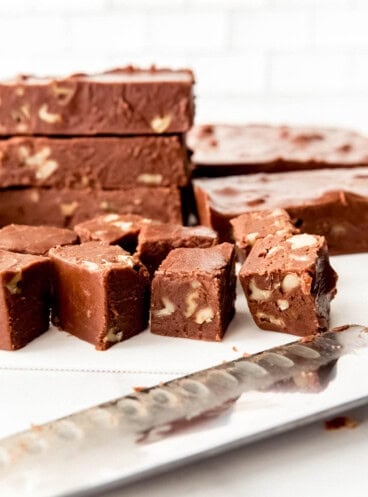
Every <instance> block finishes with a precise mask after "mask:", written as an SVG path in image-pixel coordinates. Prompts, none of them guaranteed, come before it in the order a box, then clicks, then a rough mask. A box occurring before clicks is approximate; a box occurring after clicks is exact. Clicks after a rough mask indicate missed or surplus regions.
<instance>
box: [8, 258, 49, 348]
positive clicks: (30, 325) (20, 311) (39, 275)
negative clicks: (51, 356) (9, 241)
mask: <svg viewBox="0 0 368 497" xmlns="http://www.w3.org/2000/svg"><path fill="white" fill-rule="evenodd" d="M0 279H1V288H0V296H1V298H0V302H1V304H0V311H1V313H2V326H1V332H0V349H5V350H17V349H20V348H22V347H24V346H25V345H27V344H28V343H29V342H30V341H32V340H33V339H35V338H37V337H38V336H40V335H41V334H42V333H44V332H46V331H47V330H48V329H49V317H50V307H51V263H50V260H49V258H47V257H41V256H38V255H31V254H19V253H14V252H9V251H6V250H0Z"/></svg>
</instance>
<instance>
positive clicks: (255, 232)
mask: <svg viewBox="0 0 368 497" xmlns="http://www.w3.org/2000/svg"><path fill="white" fill-rule="evenodd" d="M230 223H231V225H232V227H233V237H234V240H235V245H236V249H237V254H238V259H239V260H240V261H241V262H243V261H244V260H245V259H246V257H247V256H248V254H249V252H250V251H251V248H252V247H253V245H254V244H255V242H256V241H257V240H259V239H262V238H265V237H266V236H268V235H292V234H294V233H298V230H297V229H296V228H295V226H294V225H293V223H292V222H291V219H290V216H289V214H288V213H287V212H286V211H285V210H284V209H266V210H264V211H256V212H246V213H245V214H241V215H240V216H238V217H235V218H234V219H231V221H230Z"/></svg>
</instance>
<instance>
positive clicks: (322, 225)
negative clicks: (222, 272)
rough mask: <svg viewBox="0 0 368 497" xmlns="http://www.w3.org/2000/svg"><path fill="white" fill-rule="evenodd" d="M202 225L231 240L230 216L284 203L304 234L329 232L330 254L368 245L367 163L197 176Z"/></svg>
mask: <svg viewBox="0 0 368 497" xmlns="http://www.w3.org/2000/svg"><path fill="white" fill-rule="evenodd" d="M194 189H195V195H196V200H197V207H198V213H199V218H200V222H201V224H204V225H206V226H212V227H213V228H214V229H215V230H216V231H217V232H218V233H219V237H220V240H230V239H232V229H231V224H230V220H231V219H232V218H234V217H236V216H238V215H240V214H243V213H247V212H252V211H256V210H263V209H274V208H277V207H281V208H283V209H285V210H286V211H287V212H288V214H289V215H290V217H291V220H292V222H293V223H294V225H295V226H296V227H297V228H299V229H300V231H301V232H303V233H313V234H317V235H322V236H325V237H326V239H327V242H328V247H329V250H330V252H331V253H334V254H346V253H354V252H364V251H367V250H368V167H360V168H349V169H346V168H343V169H319V170H313V171H298V172H288V173H269V174H248V175H242V176H227V177H223V178H201V179H197V180H195V181H194Z"/></svg>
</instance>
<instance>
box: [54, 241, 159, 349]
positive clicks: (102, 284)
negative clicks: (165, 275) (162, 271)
mask: <svg viewBox="0 0 368 497" xmlns="http://www.w3.org/2000/svg"><path fill="white" fill-rule="evenodd" d="M49 255H50V257H51V261H52V263H53V273H54V275H53V279H54V283H53V285H54V293H55V297H54V300H55V303H54V306H53V315H52V321H53V323H54V324H55V325H56V326H58V327H59V328H60V329H62V330H64V331H67V332H69V333H71V334H72V335H75V336H77V337H78V338H81V339H82V340H86V341H87V342H90V343H92V344H94V345H95V347H96V349H97V350H105V349H107V348H109V347H111V346H112V345H114V344H116V343H118V342H121V341H123V340H126V339H127V338H130V337H132V336H134V335H136V334H137V333H139V332H141V331H143V330H144V329H145V328H146V327H147V323H148V311H149V287H150V278H149V274H148V272H147V269H146V268H145V267H144V266H143V264H141V263H140V261H139V260H138V258H136V257H134V256H132V255H130V254H129V253H128V252H126V251H125V250H123V249H122V248H121V247H118V246H117V245H106V244H103V243H100V242H87V243H83V244H81V245H69V246H67V247H57V248H53V249H51V250H50V252H49Z"/></svg>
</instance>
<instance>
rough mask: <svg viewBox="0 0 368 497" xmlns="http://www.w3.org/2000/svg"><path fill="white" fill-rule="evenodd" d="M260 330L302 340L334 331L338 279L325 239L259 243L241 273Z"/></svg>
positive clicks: (302, 236)
mask: <svg viewBox="0 0 368 497" xmlns="http://www.w3.org/2000/svg"><path fill="white" fill-rule="evenodd" d="M239 278H240V282H241V284H242V287H243V290H244V293H245V296H246V298H247V301H248V306H249V310H250V312H251V314H252V316H253V319H254V321H255V322H256V324H257V326H259V327H260V328H262V329H264V330H273V331H281V332H284V333H291V334H294V335H299V336H307V335H312V334H314V333H317V332H322V331H325V330H326V329H328V324H329V315H330V301H331V300H332V299H333V298H334V296H335V294H336V281H337V274H336V273H335V271H334V270H333V268H332V267H331V265H330V262H329V257H328V252H327V245H326V241H325V238H324V237H321V236H317V235H309V234H298V235H293V236H291V237H290V238H287V239H285V238H283V237H280V236H272V235H270V236H268V237H266V238H264V239H262V240H258V241H257V242H256V243H255V245H254V247H253V249H252V250H251V252H250V254H249V256H248V258H247V259H246V261H245V263H244V265H243V266H242V268H241V270H240V273H239Z"/></svg>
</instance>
